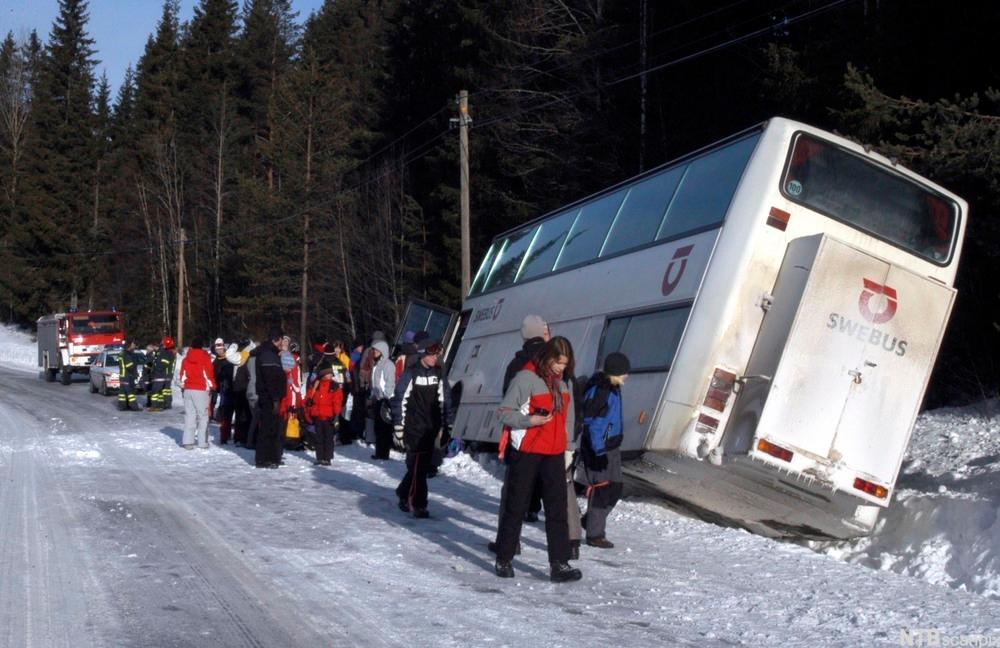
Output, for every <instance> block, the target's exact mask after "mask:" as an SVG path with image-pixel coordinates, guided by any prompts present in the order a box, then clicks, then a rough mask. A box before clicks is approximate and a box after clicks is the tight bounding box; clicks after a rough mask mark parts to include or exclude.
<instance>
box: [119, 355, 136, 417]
mask: <svg viewBox="0 0 1000 648" xmlns="http://www.w3.org/2000/svg"><path fill="white" fill-rule="evenodd" d="M138 362H139V358H138V357H137V356H136V353H135V340H129V341H128V342H127V343H126V344H125V348H124V349H122V352H121V355H119V356H118V409H120V410H123V411H124V410H138V409H139V403H138V402H137V401H136V397H135V383H136V381H137V380H138V379H139V366H138Z"/></svg>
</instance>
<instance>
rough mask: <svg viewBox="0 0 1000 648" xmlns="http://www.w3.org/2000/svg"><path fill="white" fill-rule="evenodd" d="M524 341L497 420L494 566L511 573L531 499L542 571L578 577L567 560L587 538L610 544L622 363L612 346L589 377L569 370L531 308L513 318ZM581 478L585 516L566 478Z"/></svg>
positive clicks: (617, 483) (567, 357)
mask: <svg viewBox="0 0 1000 648" xmlns="http://www.w3.org/2000/svg"><path fill="white" fill-rule="evenodd" d="M521 337H522V338H523V339H524V343H523V346H522V348H521V350H519V351H518V352H517V353H515V355H514V358H513V359H512V360H511V362H510V364H509V365H508V367H507V371H506V373H505V376H504V395H503V400H502V402H501V403H500V409H499V418H500V422H501V423H502V424H503V425H504V430H503V434H502V436H501V439H500V449H499V456H500V458H501V459H503V460H504V461H505V463H506V473H505V476H504V485H503V489H502V491H501V495H500V512H499V515H498V518H499V520H498V524H497V527H498V528H497V536H496V541H495V542H492V543H490V549H491V550H492V551H493V552H494V553H495V554H496V563H495V565H494V569H495V571H496V575H497V576H499V577H501V578H512V577H513V576H514V567H513V564H512V561H513V558H514V556H515V554H517V553H520V536H521V527H522V524H523V522H524V521H525V519H528V520H531V519H535V518H536V516H537V510H538V509H537V508H535V507H534V506H533V505H532V502H533V501H538V500H540V501H541V503H542V504H543V505H544V507H545V536H546V545H547V549H548V557H549V565H550V569H551V571H550V578H551V580H552V581H554V582H566V581H574V580H579V579H580V578H581V577H582V576H583V574H582V573H581V571H580V570H579V569H577V568H574V567H572V566H571V565H570V564H569V561H570V560H573V559H577V558H579V548H580V543H581V540H582V539H583V538H582V536H583V532H584V531H586V543H587V544H588V545H589V546H593V547H599V548H605V549H607V548H612V547H614V544H613V543H612V542H611V541H610V540H608V539H607V536H606V534H605V528H606V523H607V518H608V515H609V514H610V512H611V509H613V508H614V506H615V504H616V503H617V502H618V499H619V498H620V497H621V492H622V472H621V450H620V447H621V442H622V438H623V437H622V432H623V420H622V407H621V386H622V385H623V384H624V382H625V378H626V377H627V376H628V372H629V370H630V366H629V360H628V358H627V357H625V356H624V355H623V354H621V353H617V352H614V353H609V354H608V355H607V356H606V357H605V358H604V364H603V371H600V372H597V373H596V374H594V376H592V377H590V378H589V379H587V378H585V379H580V378H577V377H576V374H575V359H574V354H573V346H572V344H571V343H570V341H569V340H568V339H566V338H565V337H561V336H554V337H552V336H551V335H550V332H549V328H548V325H547V324H546V323H545V321H544V320H543V319H542V318H541V317H539V316H537V315H529V316H527V317H526V318H525V319H524V321H523V323H522V326H521ZM576 482H580V483H581V484H583V485H585V486H586V493H587V502H588V506H587V514H586V515H585V516H583V518H582V519H581V516H580V510H579V507H578V504H577V499H576V486H575V483H576Z"/></svg>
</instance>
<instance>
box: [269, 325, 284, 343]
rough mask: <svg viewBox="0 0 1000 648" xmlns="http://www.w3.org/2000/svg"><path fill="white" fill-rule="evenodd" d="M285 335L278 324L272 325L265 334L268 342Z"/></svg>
mask: <svg viewBox="0 0 1000 648" xmlns="http://www.w3.org/2000/svg"><path fill="white" fill-rule="evenodd" d="M284 336H285V332H284V331H282V330H281V327H280V326H275V327H272V328H271V330H270V331H269V332H268V334H267V339H268V341H269V342H274V341H275V340H280V339H281V338H283V337H284Z"/></svg>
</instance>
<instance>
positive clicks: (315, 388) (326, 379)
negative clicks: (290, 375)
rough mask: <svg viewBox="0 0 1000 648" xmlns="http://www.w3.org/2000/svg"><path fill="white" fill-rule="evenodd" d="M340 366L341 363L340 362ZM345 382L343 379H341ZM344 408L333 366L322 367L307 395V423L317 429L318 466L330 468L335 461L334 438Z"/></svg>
mask: <svg viewBox="0 0 1000 648" xmlns="http://www.w3.org/2000/svg"><path fill="white" fill-rule="evenodd" d="M337 364H338V366H339V364H340V363H339V361H338V363H337ZM341 380H343V378H341ZM343 406H344V390H343V389H342V388H341V384H340V383H338V382H337V381H336V379H335V370H334V368H333V367H332V366H322V367H321V368H320V369H319V371H317V372H316V380H314V381H313V383H312V385H310V387H309V391H308V392H307V393H306V412H305V414H306V422H307V423H310V424H312V425H313V426H314V427H315V430H316V432H315V443H316V465H317V466H329V465H330V461H331V460H332V459H333V437H334V434H335V433H336V429H337V425H338V420H337V417H339V416H340V412H341V410H342V409H343Z"/></svg>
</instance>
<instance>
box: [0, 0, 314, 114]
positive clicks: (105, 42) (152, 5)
mask: <svg viewBox="0 0 1000 648" xmlns="http://www.w3.org/2000/svg"><path fill="white" fill-rule="evenodd" d="M197 2H198V0H181V20H190V18H191V16H192V14H193V12H194V7H195V5H196V4H197ZM238 2H239V4H240V6H241V7H242V5H243V0H238ZM322 4H323V0H292V6H293V7H294V8H295V10H296V11H298V12H299V20H300V21H302V20H304V19H305V18H306V17H307V16H308V15H309V13H310V12H312V11H313V10H315V9H318V8H319V7H320V6H321V5H322ZM162 10H163V2H162V0H90V2H89V4H88V12H89V14H90V21H89V22H88V23H87V31H88V33H89V34H90V37H91V38H93V39H94V41H95V43H94V47H95V49H96V50H97V54H96V56H95V58H97V59H99V60H100V63H98V65H97V69H96V74H97V76H98V77H100V75H101V73H102V72H106V73H107V75H108V81H110V82H111V88H112V96H114V93H116V92H117V91H118V86H119V85H121V81H122V78H124V76H125V68H127V67H128V66H129V64H131V65H132V66H133V67H135V64H136V62H137V61H138V60H139V57H140V56H142V50H143V48H144V47H145V46H146V39H147V38H148V37H149V35H150V34H152V33H153V31H154V30H155V29H156V22H157V20H159V18H160V13H161V12H162ZM58 13H59V2H58V0H0V38H2V37H3V36H6V34H7V32H8V31H12V32H13V33H14V37H15V38H21V37H23V36H25V35H27V34H28V33H30V32H31V30H32V29H34V30H36V31H37V32H38V36H39V38H41V39H42V41H44V42H47V41H48V38H49V32H51V31H52V22H53V21H54V20H55V18H56V15H57V14H58Z"/></svg>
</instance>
